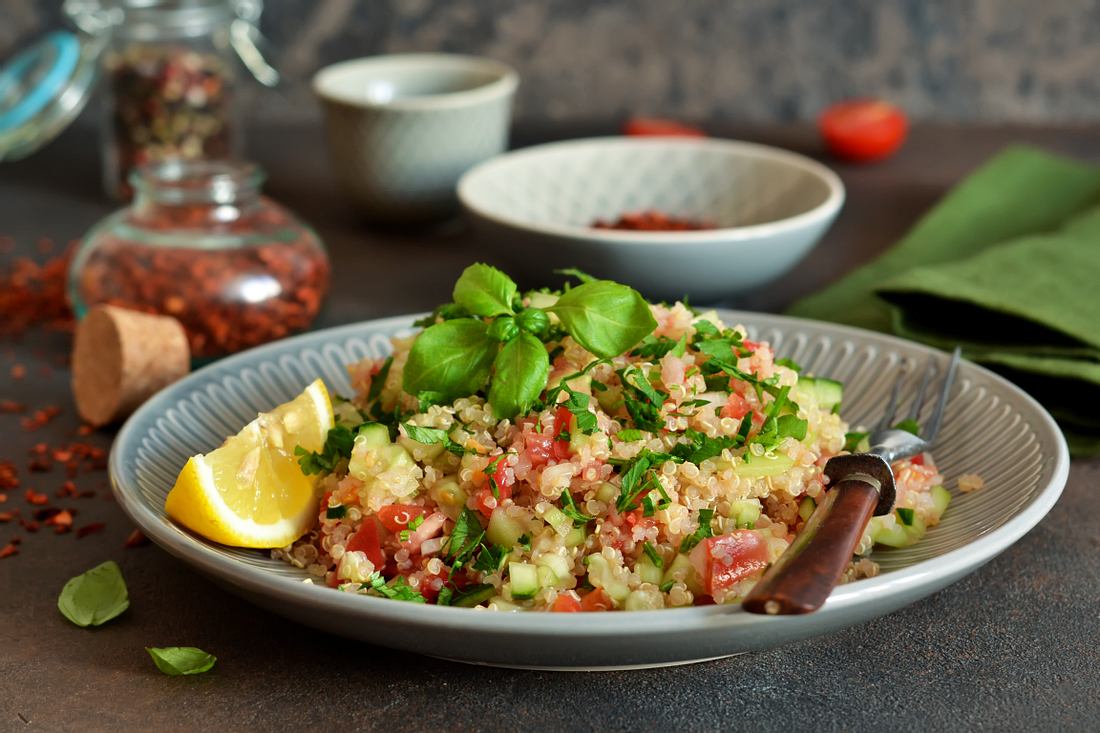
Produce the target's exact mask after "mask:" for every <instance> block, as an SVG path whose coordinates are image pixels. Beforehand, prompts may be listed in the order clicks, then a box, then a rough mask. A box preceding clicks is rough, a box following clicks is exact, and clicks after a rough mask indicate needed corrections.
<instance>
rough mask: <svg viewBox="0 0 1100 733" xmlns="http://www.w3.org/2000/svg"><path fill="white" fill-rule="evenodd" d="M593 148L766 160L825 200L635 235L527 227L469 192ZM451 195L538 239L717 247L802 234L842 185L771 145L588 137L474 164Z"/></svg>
mask: <svg viewBox="0 0 1100 733" xmlns="http://www.w3.org/2000/svg"><path fill="white" fill-rule="evenodd" d="M599 147H622V148H629V147H637V148H657V147H672V148H680V149H683V150H700V149H702V150H707V151H711V152H715V153H721V154H732V155H734V156H740V157H750V158H756V159H761V160H770V161H773V162H778V163H781V164H785V165H787V166H789V167H792V168H797V169H799V170H802V171H804V172H806V173H808V174H810V175H811V176H814V177H816V178H817V179H818V180H819V181H821V182H822V183H824V184H825V186H826V188H827V189H828V195H827V196H826V197H825V200H824V201H822V202H821V203H820V204H818V205H817V206H815V207H813V208H811V209H808V210H806V211H803V212H801V213H799V214H795V215H793V216H788V217H784V218H782V219H775V220H774V221H768V222H763V223H760V224H749V225H746V226H739V227H724V228H719V229H703V230H698V231H677V232H635V231H628V230H621V229H595V228H593V227H586V226H574V225H572V224H547V223H544V222H533V221H529V220H527V219H524V218H522V217H519V216H510V215H507V214H501V213H498V212H497V211H496V210H494V209H492V208H489V207H486V206H484V205H482V204H481V203H480V202H479V201H478V200H477V197H476V196H475V195H474V194H473V192H472V189H473V187H474V186H475V185H476V184H477V183H478V181H479V179H480V178H483V177H487V176H490V175H492V174H493V173H495V172H496V169H497V168H499V167H501V166H504V165H507V164H509V163H513V162H515V161H523V160H525V159H528V158H537V157H547V156H552V155H555V154H558V153H561V152H564V151H567V152H572V151H573V150H576V149H582V148H599ZM457 191H458V199H459V201H460V202H461V203H462V205H463V206H464V207H465V208H466V210H467V211H469V212H470V213H471V214H474V215H476V216H479V217H481V218H483V219H487V220H489V221H492V222H495V223H497V224H500V225H503V226H507V227H512V228H515V229H522V230H525V231H531V232H537V233H540V234H551V235H557V236H561V237H569V238H572V239H588V240H592V241H603V242H609V243H629V244H637V245H640V246H645V245H651V246H653V245H665V244H669V243H677V242H680V243H685V242H690V243H693V244H715V245H717V244H725V243H728V242H731V241H745V240H751V239H759V238H763V237H772V236H775V235H779V234H783V233H786V232H791V231H796V230H799V229H804V228H806V227H809V226H812V225H813V224H816V223H819V222H828V221H829V220H830V219H831V218H832V217H833V216H834V215H835V214H836V212H837V210H839V209H840V207H841V206H842V205H843V204H844V198H845V189H844V183H843V182H842V181H841V180H840V176H838V175H837V174H836V173H834V172H833V171H832V170H830V169H829V168H828V167H827V166H825V165H824V164H822V163H819V162H818V161H816V160H814V159H812V158H809V157H807V156H805V155H802V154H801V153H795V152H793V151H790V150H784V149H782V148H777V147H774V146H772V145H764V144H761V143H754V142H747V141H744V140H727V139H721V138H682V137H661V136H652V137H621V136H619V137H613V136H609V137H591V138H581V139H578V140H564V141H560V142H553V143H544V144H541V145H533V146H531V147H528V148H521V149H519V150H514V151H512V152H510V153H504V154H503V155H498V156H495V157H493V158H490V159H489V160H487V161H485V162H484V163H479V164H478V165H476V166H474V167H473V168H471V169H470V170H468V171H467V172H466V173H464V174H463V175H462V177H461V178H459V179H458V187H457Z"/></svg>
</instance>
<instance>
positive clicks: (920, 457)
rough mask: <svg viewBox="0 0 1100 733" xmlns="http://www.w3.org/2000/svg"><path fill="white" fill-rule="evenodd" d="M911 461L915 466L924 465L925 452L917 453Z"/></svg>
mask: <svg viewBox="0 0 1100 733" xmlns="http://www.w3.org/2000/svg"><path fill="white" fill-rule="evenodd" d="M909 462H910V463H912V464H913V465H914V466H923V465H924V454H923V453H918V454H917V455H915V456H913V457H912V458H910V459H909Z"/></svg>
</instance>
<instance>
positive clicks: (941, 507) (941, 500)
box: [932, 485, 951, 519]
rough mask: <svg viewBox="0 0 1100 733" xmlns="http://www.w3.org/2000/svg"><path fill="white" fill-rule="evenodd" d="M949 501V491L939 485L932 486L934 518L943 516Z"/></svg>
mask: <svg viewBox="0 0 1100 733" xmlns="http://www.w3.org/2000/svg"><path fill="white" fill-rule="evenodd" d="M950 503H951V492H950V491H948V490H947V489H946V488H944V487H943V486H939V485H937V486H933V487H932V506H933V507H935V509H936V519H939V518H940V517H942V516H943V513H944V512H945V511H947V505H948V504H950Z"/></svg>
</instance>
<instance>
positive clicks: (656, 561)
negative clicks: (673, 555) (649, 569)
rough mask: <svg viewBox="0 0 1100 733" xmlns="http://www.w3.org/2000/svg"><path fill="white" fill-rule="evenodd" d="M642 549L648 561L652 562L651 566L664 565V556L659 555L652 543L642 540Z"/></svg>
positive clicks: (659, 566) (661, 566)
mask: <svg viewBox="0 0 1100 733" xmlns="http://www.w3.org/2000/svg"><path fill="white" fill-rule="evenodd" d="M642 551H643V552H644V553H645V556H646V557H648V558H649V561H650V562H651V563H653V567H655V568H658V569H661V568H663V567H664V566H665V560H664V558H663V557H661V556H660V554H659V553H658V552H657V550H656V548H654V547H653V545H651V544H649V543H648V542H643V543H642Z"/></svg>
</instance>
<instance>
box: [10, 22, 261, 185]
mask: <svg viewBox="0 0 1100 733" xmlns="http://www.w3.org/2000/svg"><path fill="white" fill-rule="evenodd" d="M63 7H64V10H65V13H66V15H67V16H68V18H69V19H70V20H71V21H72V22H73V24H74V25H75V26H76V27H77V29H78V32H76V33H72V32H69V31H62V30H56V31H53V32H51V33H48V34H47V35H46V36H45V37H44V38H43V39H41V41H40V42H38V43H36V44H34V45H32V46H31V47H30V48H28V49H26V50H25V51H24V52H23V53H21V54H19V55H18V56H17V57H16V58H15V59H13V60H12V61H10V62H9V63H8V64H6V65H5V67H4V68H3V69H0V88H3V89H6V90H9V91H11V92H12V93H10V94H6V95H0V160H4V159H15V158H19V157H23V156H25V155H28V154H30V153H31V152H33V151H34V150H35V149H37V148H38V147H40V146H41V145H44V144H45V143H46V142H48V141H49V140H50V139H52V138H53V137H54V136H55V135H57V134H58V133H59V132H60V131H61V130H63V129H64V128H65V127H66V126H67V125H68V124H69V123H71V122H72V120H73V119H75V117H76V116H77V115H78V114H79V113H80V111H81V110H82V109H83V108H84V106H85V104H87V102H88V100H89V99H90V98H91V97H92V96H93V94H94V92H95V90H96V89H100V90H101V93H100V94H98V95H96V96H98V97H100V103H101V114H100V118H101V122H102V124H101V129H102V134H101V140H102V150H103V175H104V185H105V188H106V190H107V192H108V193H109V194H111V195H112V196H115V197H116V198H120V199H124V200H128V199H129V197H130V196H131V195H132V191H131V190H130V189H129V184H128V180H129V179H128V176H129V174H130V171H131V170H132V169H133V168H135V167H136V166H140V165H144V164H146V163H155V162H160V161H164V160H169V159H182V160H217V159H231V158H234V157H236V156H237V155H238V154H239V152H240V150H241V149H242V133H241V125H240V124H239V120H238V111H239V107H240V104H239V103H240V92H241V90H242V87H243V84H242V83H241V82H242V81H243V79H244V77H245V74H242V73H241V72H242V70H243V69H242V66H243V67H244V68H247V69H248V70H249V71H251V73H252V75H253V76H254V77H255V78H256V79H258V80H259V81H260V82H262V83H263V84H265V85H268V86H273V85H274V84H276V83H277V81H278V78H279V77H278V73H277V72H276V71H275V69H274V68H272V67H271V66H270V65H269V64H268V63H267V61H266V60H265V58H264V55H263V54H262V53H261V51H260V48H261V47H262V46H263V45H264V43H263V39H262V37H261V36H260V33H259V30H258V27H257V23H258V22H259V16H260V14H261V12H262V8H263V4H262V0H65V2H64V5H63Z"/></svg>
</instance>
